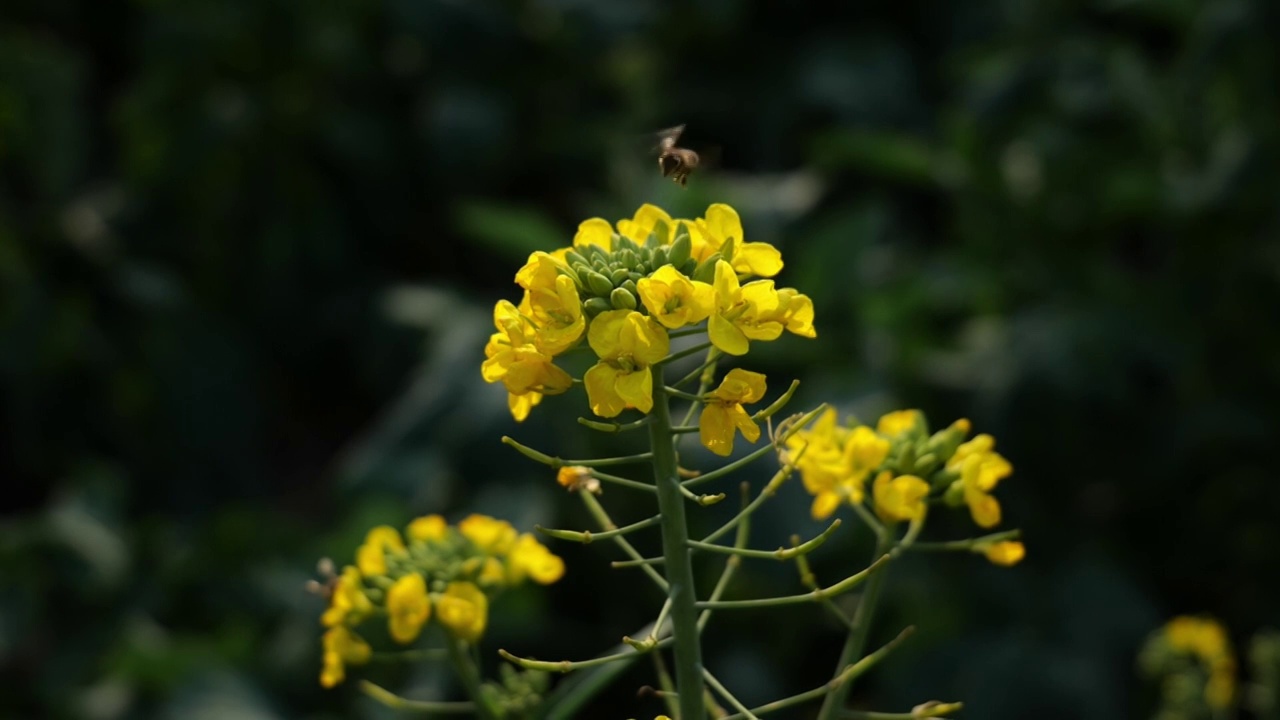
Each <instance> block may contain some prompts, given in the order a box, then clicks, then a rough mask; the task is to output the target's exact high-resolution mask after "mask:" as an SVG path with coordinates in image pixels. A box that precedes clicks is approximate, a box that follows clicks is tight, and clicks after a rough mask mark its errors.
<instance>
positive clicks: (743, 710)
mask: <svg viewBox="0 0 1280 720" xmlns="http://www.w3.org/2000/svg"><path fill="white" fill-rule="evenodd" d="M702 679H703V680H706V681H707V684H708V685H710V686H711V687H712V688H714V689H715V691H716V692H718V693H720V697H722V698H724V700H725V702H727V703H729V705H730V706H731V707H732V708H733V709H734V710H737V711H738V714H739V715H741V716H742V717H743V718H745V720H760V718H757V717H756V716H755V715H753V714H752V713H751V711H750V710H748V709H747V706H746V705H743V704H742V701H741V700H739V699H738V698H736V697H734V695H733V693H731V692H729V689H728V688H726V687H725V686H724V685H723V684H721V683H720V681H719V680H717V679H716V677H715V676H714V675H712V674H711V671H710V670H705V669H704V670H703V671H702Z"/></svg>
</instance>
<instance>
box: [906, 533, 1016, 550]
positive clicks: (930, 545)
mask: <svg viewBox="0 0 1280 720" xmlns="http://www.w3.org/2000/svg"><path fill="white" fill-rule="evenodd" d="M1021 536H1022V531H1021V530H1005V531H1004V532H998V533H992V534H990V535H983V536H982V537H976V538H970V539H968V540H952V541H950V542H918V543H914V544H912V545H911V549H912V550H919V551H921V552H947V551H952V552H954V551H957V550H977V549H978V548H979V547H981V546H983V545H989V544H991V543H997V542H1002V541H1004V540H1017V539H1018V538H1019V537H1021Z"/></svg>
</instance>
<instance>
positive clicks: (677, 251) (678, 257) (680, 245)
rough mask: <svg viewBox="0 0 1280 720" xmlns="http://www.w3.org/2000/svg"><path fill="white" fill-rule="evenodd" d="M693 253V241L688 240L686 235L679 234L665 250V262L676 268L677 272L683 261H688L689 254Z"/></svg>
mask: <svg viewBox="0 0 1280 720" xmlns="http://www.w3.org/2000/svg"><path fill="white" fill-rule="evenodd" d="M692 252H693V241H692V240H690V239H689V234H688V233H681V234H680V237H678V238H676V241H675V242H673V243H671V246H670V247H669V248H667V262H669V263H671V264H672V265H675V266H676V269H677V270H679V269H680V266H681V265H683V264H684V261H685V260H688V259H689V254H690V253H692Z"/></svg>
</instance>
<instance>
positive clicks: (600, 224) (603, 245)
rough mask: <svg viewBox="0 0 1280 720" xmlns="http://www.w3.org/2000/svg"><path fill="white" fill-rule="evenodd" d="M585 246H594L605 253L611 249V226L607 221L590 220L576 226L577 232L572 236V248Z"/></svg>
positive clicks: (600, 219)
mask: <svg viewBox="0 0 1280 720" xmlns="http://www.w3.org/2000/svg"><path fill="white" fill-rule="evenodd" d="M587 245H595V246H596V247H598V248H600V249H601V250H604V251H605V252H608V251H610V250H612V249H613V226H612V225H610V224H609V221H608V220H605V219H604V218H591V219H590V220H583V221H582V222H581V223H579V224H578V232H577V234H576V235H574V236H573V246H574V247H576V248H580V247H584V246H587Z"/></svg>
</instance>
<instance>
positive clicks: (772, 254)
mask: <svg viewBox="0 0 1280 720" xmlns="http://www.w3.org/2000/svg"><path fill="white" fill-rule="evenodd" d="M733 269H734V270H737V271H738V272H740V273H743V274H746V275H757V276H759V277H766V278H767V277H773V276H774V275H777V274H778V273H780V272H782V253H780V252H778V248H776V247H774V246H772V245H770V244H768V243H743V244H741V245H739V247H738V249H737V251H736V252H734V254H733Z"/></svg>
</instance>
